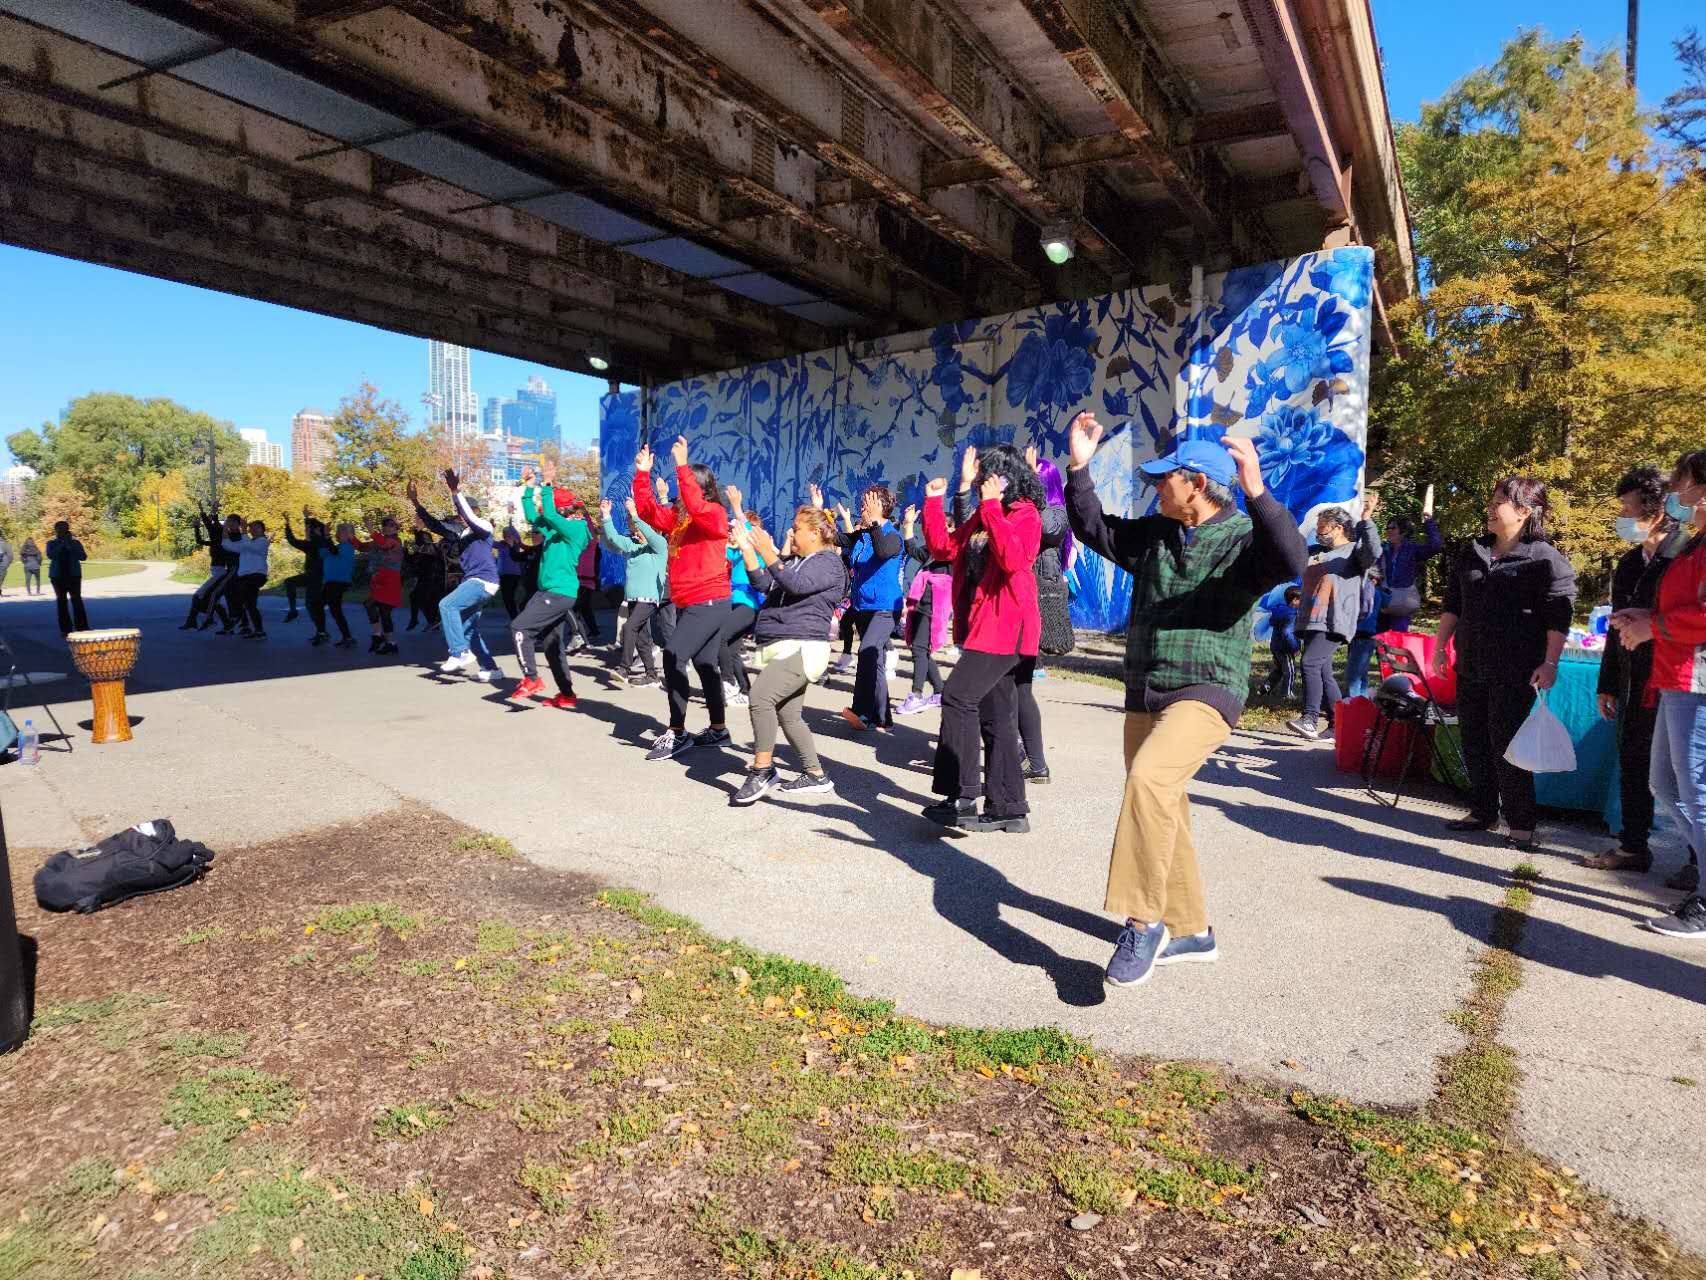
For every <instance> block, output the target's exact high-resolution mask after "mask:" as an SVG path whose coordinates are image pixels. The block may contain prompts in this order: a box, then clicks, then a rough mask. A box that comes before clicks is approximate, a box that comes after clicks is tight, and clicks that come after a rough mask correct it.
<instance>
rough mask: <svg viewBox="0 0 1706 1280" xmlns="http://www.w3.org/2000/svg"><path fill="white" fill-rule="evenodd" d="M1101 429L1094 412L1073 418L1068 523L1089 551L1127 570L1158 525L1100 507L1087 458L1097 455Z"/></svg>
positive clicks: (1067, 508) (1155, 531)
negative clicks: (1112, 512) (1107, 511)
mask: <svg viewBox="0 0 1706 1280" xmlns="http://www.w3.org/2000/svg"><path fill="white" fill-rule="evenodd" d="M1104 430H1105V428H1104V427H1103V426H1102V424H1101V423H1100V422H1097V421H1096V415H1095V414H1093V413H1081V414H1079V415H1078V416H1077V417H1075V418H1074V419H1073V420H1072V428H1071V438H1070V441H1069V449H1070V457H1069V459H1068V461H1067V467H1066V517H1067V523H1068V524H1069V525H1070V526H1071V528H1072V532H1073V534H1074V535H1075V536H1076V537H1077V539H1078V540H1079V541H1080V542H1082V543H1083V544H1084V545H1085V546H1087V547H1089V548H1090V550H1092V551H1094V552H1096V553H1097V554H1098V555H1100V556H1102V557H1104V558H1105V559H1108V560H1112V561H1113V562H1114V563H1115V564H1117V565H1119V566H1120V567H1121V568H1122V569H1130V568H1132V567H1133V566H1134V565H1135V564H1136V563H1137V561H1138V560H1139V559H1140V558H1141V556H1142V555H1143V552H1144V549H1145V548H1146V547H1147V546H1148V544H1149V543H1150V542H1152V541H1153V540H1154V539H1155V538H1156V537H1157V536H1159V532H1160V528H1161V525H1160V523H1159V522H1157V521H1155V520H1133V519H1130V518H1128V517H1126V516H1110V515H1108V514H1107V513H1106V512H1105V511H1103V510H1102V500H1101V498H1099V497H1098V496H1097V495H1096V486H1095V484H1094V483H1093V482H1092V481H1091V479H1090V460H1091V459H1092V458H1094V457H1095V456H1096V449H1097V447H1098V446H1099V445H1100V444H1101V443H1102V435H1103V433H1104Z"/></svg>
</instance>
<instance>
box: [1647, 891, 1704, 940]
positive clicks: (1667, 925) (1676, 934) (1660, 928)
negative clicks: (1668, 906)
mask: <svg viewBox="0 0 1706 1280" xmlns="http://www.w3.org/2000/svg"><path fill="white" fill-rule="evenodd" d="M1647 928H1649V929H1651V930H1652V931H1653V932H1654V933H1662V934H1664V936H1665V937H1667V938H1685V939H1687V940H1688V941H1690V942H1706V898H1702V897H1701V896H1700V895H1699V894H1697V893H1696V894H1691V895H1690V896H1689V897H1687V898H1684V899H1683V900H1682V902H1681V903H1679V904H1678V905H1677V908H1676V910H1675V911H1673V912H1671V913H1670V914H1669V915H1664V916H1658V917H1656V918H1655V919H1652V920H1649V921H1647Z"/></svg>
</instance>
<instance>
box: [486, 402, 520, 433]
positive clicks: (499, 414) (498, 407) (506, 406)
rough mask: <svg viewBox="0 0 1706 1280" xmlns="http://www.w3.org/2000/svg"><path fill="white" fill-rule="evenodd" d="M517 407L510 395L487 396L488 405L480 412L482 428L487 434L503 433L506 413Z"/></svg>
mask: <svg viewBox="0 0 1706 1280" xmlns="http://www.w3.org/2000/svg"><path fill="white" fill-rule="evenodd" d="M514 407H515V401H514V400H513V399H511V398H510V397H509V396H487V397H486V407H485V409H484V410H483V411H482V412H481V414H480V430H482V431H484V432H485V433H486V434H487V435H495V434H501V433H502V431H503V429H504V414H505V413H507V412H509V411H511V410H512V409H513V408H514Z"/></svg>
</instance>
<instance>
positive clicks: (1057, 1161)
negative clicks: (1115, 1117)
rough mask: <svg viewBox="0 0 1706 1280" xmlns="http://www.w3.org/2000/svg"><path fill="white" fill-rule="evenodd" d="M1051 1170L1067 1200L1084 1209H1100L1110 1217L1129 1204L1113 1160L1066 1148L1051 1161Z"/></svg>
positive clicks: (1095, 1211) (1057, 1185)
mask: <svg viewBox="0 0 1706 1280" xmlns="http://www.w3.org/2000/svg"><path fill="white" fill-rule="evenodd" d="M1049 1174H1050V1175H1051V1176H1052V1177H1053V1178H1054V1184H1055V1186H1056V1187H1057V1188H1058V1189H1059V1191H1060V1194H1061V1195H1063V1196H1065V1197H1066V1201H1067V1203H1068V1204H1070V1205H1071V1206H1072V1207H1073V1208H1074V1209H1077V1210H1078V1211H1079V1212H1080V1213H1099V1214H1101V1215H1102V1216H1103V1217H1104V1218H1109V1217H1112V1216H1113V1215H1114V1214H1116V1213H1118V1212H1119V1211H1120V1210H1121V1209H1123V1208H1124V1207H1125V1203H1124V1196H1125V1191H1126V1187H1125V1186H1124V1184H1123V1181H1122V1179H1121V1178H1120V1175H1119V1172H1118V1171H1117V1169H1116V1168H1115V1167H1114V1165H1113V1164H1112V1162H1111V1161H1109V1160H1107V1159H1105V1158H1098V1157H1093V1156H1087V1155H1083V1154H1081V1153H1079V1152H1076V1151H1068V1152H1062V1153H1061V1154H1060V1155H1057V1156H1056V1157H1055V1158H1054V1160H1053V1161H1051V1162H1050V1164H1049ZM1133 1199H1135V1197H1133Z"/></svg>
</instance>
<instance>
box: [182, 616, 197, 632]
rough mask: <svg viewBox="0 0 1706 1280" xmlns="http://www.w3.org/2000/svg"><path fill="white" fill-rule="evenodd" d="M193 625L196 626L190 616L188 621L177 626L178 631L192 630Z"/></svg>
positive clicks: (193, 628)
mask: <svg viewBox="0 0 1706 1280" xmlns="http://www.w3.org/2000/svg"><path fill="white" fill-rule="evenodd" d="M195 627H196V622H195V619H194V618H191V619H190V620H189V621H188V622H186V623H183V624H182V625H181V626H179V628H178V630H179V631H194V630H195Z"/></svg>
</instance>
